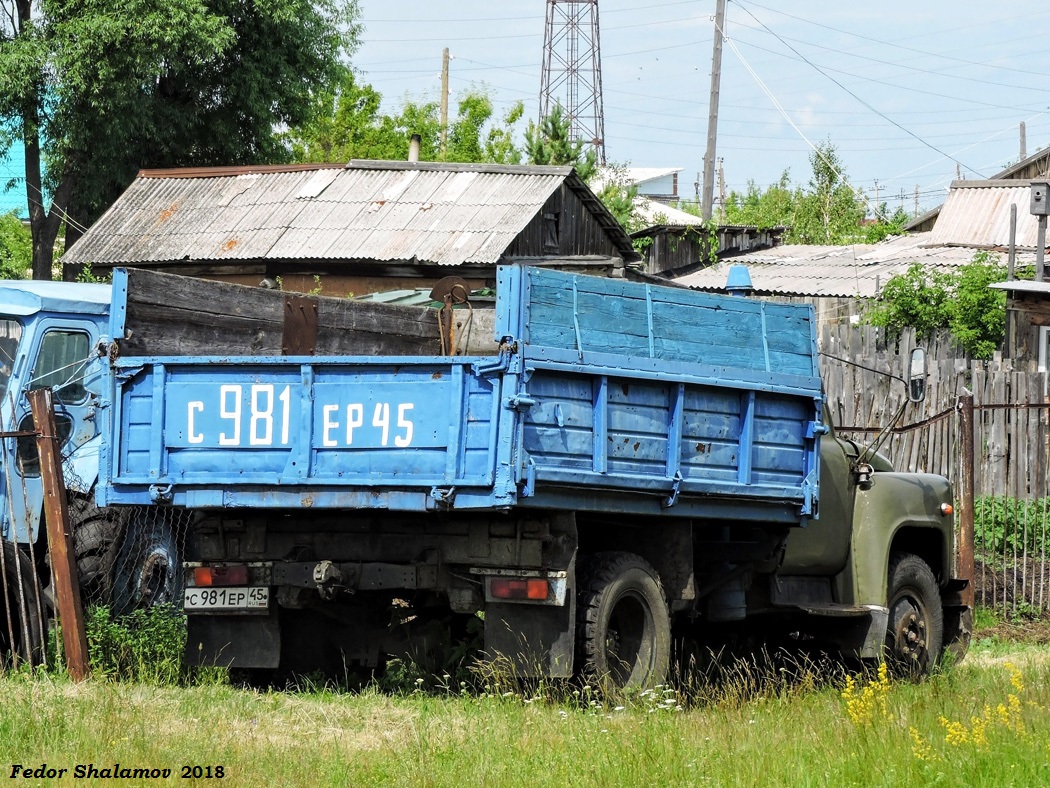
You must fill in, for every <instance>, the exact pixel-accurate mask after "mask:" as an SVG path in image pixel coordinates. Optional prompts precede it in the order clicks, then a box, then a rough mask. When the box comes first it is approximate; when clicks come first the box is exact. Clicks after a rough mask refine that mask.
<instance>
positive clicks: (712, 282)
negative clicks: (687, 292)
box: [675, 233, 1034, 298]
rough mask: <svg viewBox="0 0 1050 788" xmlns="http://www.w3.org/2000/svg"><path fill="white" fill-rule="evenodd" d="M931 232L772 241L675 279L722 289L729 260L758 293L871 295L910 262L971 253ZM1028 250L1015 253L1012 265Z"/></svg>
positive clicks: (936, 263) (941, 266) (952, 262)
mask: <svg viewBox="0 0 1050 788" xmlns="http://www.w3.org/2000/svg"><path fill="white" fill-rule="evenodd" d="M930 235H932V233H917V234H914V235H905V236H897V237H893V238H889V239H887V240H885V241H883V242H882V243H878V244H854V245H852V246H807V245H798V246H791V245H785V246H775V247H773V248H771V249H763V250H760V251H756V252H749V253H747V254H742V255H737V256H735V257H732V258H730V259H728V260H724V261H722V262H720V263H718V264H717V265H714V266H711V267H710V268H705V269H703V270H701V271H696V272H694V273H691V274H687V275H686V276H683V277H679V278H677V279H676V280H675V282H676V283H677V284H680V285H685V286H687V287H693V288H696V289H699V290H722V289H723V288H724V287H725V283H726V275H727V273H728V271H729V267H730V266H731V265H746V266H747V267H748V270H749V271H750V273H751V281H752V283H753V284H754V287H755V292H756V293H757V294H759V295H774V294H775V295H798V296H841V297H868V298H870V297H874V296H876V295H878V293H879V291H880V290H881V288H882V286H883V285H885V284H886V281H887V280H888V279H889V278H890V277H892V276H895V275H896V274H902V273H904V272H905V271H907V270H908V266H910V265H911V264H912V263H914V262H919V263H922V264H923V265H924V266H926V267H928V268H932V269H934V270H942V271H950V270H952V269H955V268H957V267H959V266H961V265H964V264H966V263H968V262H970V260H971V259H972V258H973V254H974V250H973V249H965V248H961V247H955V246H939V247H931V246H929V243H930V238H929V236H930ZM1033 261H1034V255H1032V254H1024V255H1018V264H1019V265H1025V264H1030V263H1032V262H1033Z"/></svg>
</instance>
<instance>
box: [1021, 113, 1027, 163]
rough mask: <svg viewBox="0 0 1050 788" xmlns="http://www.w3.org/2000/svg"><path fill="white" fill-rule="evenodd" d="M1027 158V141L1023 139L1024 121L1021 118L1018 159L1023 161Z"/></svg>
mask: <svg viewBox="0 0 1050 788" xmlns="http://www.w3.org/2000/svg"><path fill="white" fill-rule="evenodd" d="M1027 158H1028V143H1027V142H1026V140H1025V128H1024V121H1023V120H1022V121H1021V159H1020V161H1024V160H1025V159H1027Z"/></svg>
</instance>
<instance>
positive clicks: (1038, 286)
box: [988, 279, 1050, 295]
mask: <svg viewBox="0 0 1050 788" xmlns="http://www.w3.org/2000/svg"><path fill="white" fill-rule="evenodd" d="M988 286H989V287H991V288H993V289H995V290H1008V291H1009V292H1011V293H1039V294H1040V295H1050V282H1034V281H1032V280H1031V279H1014V280H1013V281H1010V282H996V283H995V284H991V285H988Z"/></svg>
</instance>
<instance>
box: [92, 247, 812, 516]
mask: <svg viewBox="0 0 1050 788" xmlns="http://www.w3.org/2000/svg"><path fill="white" fill-rule="evenodd" d="M132 273H134V272H132ZM135 281H136V280H135V276H131V277H130V278H129V275H128V273H127V272H117V273H116V275H115V277H114V288H115V299H116V301H115V304H114V310H113V326H112V328H113V336H115V337H118V338H123V339H118V340H117V342H116V343H115V345H116V350H115V351H114V352H112V353H111V390H110V401H109V402H108V407H107V408H105V412H106V413H107V424H106V427H105V429H106V430H107V433H106V435H107V438H108V440H107V441H106V450H105V456H104V457H103V470H102V477H103V478H102V479H101V483H100V485H99V499H100V503H102V504H113V503H117V504H144V503H155V502H165V503H172V504H175V505H181V506H188V507H256V508H286V507H296V508H298V507H316V508H366V509H367V508H371V509H376V508H379V509H394V510H402V511H405V510H417V511H424V510H448V509H506V508H510V507H538V508H548V509H550V508H554V509H566V510H574V511H579V510H590V511H608V512H610V513H616V512H638V513H643V514H652V515H666V516H676V517H684V516H698V515H701V514H702V515H705V516H724V517H726V518H729V519H756V520H758V519H761V520H763V521H766V522H769V521H780V522H788V523H797V522H800V521H802V520H804V519H805V518H806V517H809V516H813V515H814V513H815V509H816V500H817V495H818V478H817V473H818V465H819V463H818V462H817V457H818V456H819V454H818V449H819V446H818V443H819V435H820V434H821V432H822V431H823V426H822V425H821V423H820V414H821V401H822V394H821V385H820V379H819V376H818V372H817V363H816V342H815V331H814V323H813V316H812V310H811V308H810V307H808V306H797V305H785V304H772V303H763V302H758V301H751V300H749V299H745V298H736V297H728V296H717V295H711V294H706V293H699V292H695V291H690V290H685V289H680V288H671V287H662V286H656V285H647V284H640V283H632V282H626V281H623V280H611V279H601V278H596V277H590V276H584V275H574V274H569V273H563V272H557V271H551V270H546V269H541V268H527V267H516V266H508V267H502V268H500V269H499V271H498V287H497V303H496V315H495V325H496V331H495V336H494V337H493V343H492V349H493V351H495V353H494V355H491V356H480V355H479V356H441V355H426V354H425V353H428V352H436V351H430V350H429V347H431V346H438V345H439V342H438V341H437V338H436V335H435V339H434V340H433V341H424V340H422V339H420V340H419V341H416V340H413V342H415V345H414V346H412V347H409V348H408V349H407V350H406V349H404V346H403V345H398V344H397V343H394V344H392V345H389V346H377V345H375V344H374V343H373V344H372V345H369V346H368V349H367V350H363V351H361V352H356V353H354V354H352V355H347V354H346V353H347V352H348V351H347V350H346V349H345V348H351V349H352V348H354V347H355V337H354V335H353V332H354V328H353V327H352V326H351V327H346V328H345V329H344V330H341V331H334V332H333V336H336V337H339V340H338V343H339V345H340V348H343V349H340V350H339V351H337V352H339V353H340V355H285V356H276V355H258V354H257V355H231V354H225V353H224V354H218V355H216V354H209V355H200V354H190V355H180V354H179V352H180V350H181V349H182V348H184V347H188V346H191V345H192V343H190V345H187V343H186V342H183V341H182V340H180V339H179V338H178V337H177V336H175V335H177V332H178V328H177V326H175V325H173V324H172V323H171V322H168V323H167V324H164V323H163V321H156V320H154V321H153V322H152V323H149V321H146V322H143V320H142V319H138V320H139V322H137V323H136V322H135V320H136V317H135V315H136V314H141V315H145V314H147V313H149V311H150V310H149V309H148V308H146V307H144V306H143V304H144V303H145V302H147V301H148V300H149V299H148V298H141V297H138V296H137V295H136V292H135ZM211 286H212V283H206V282H196V283H195V284H192V285H191V284H189V283H186V284H185V285H184V287H185V288H186V289H187V292H191V291H193V293H194V294H193V295H192V298H191V299H190V300H189V301H188V302H187V303H189V304H193V303H206V302H207V301H208V295H207V288H208V287H211ZM222 287H226V288H230V287H233V286H230V285H224V286H222ZM244 289H245V290H249V291H251V290H252V289H250V288H244ZM253 292H256V293H257V291H253ZM329 300H331V299H329ZM362 306H363V305H362ZM382 306H383V305H381V304H370V305H368V309H369V310H372V311H371V312H370V313H369V314H370V315H373V316H372V317H370V318H369V320H370V321H371V322H370V323H369V324H370V325H374V324H375V321H376V320H378V319H379V318H376V317H375V314H378V313H382V314H381V315H380V317H383V316H385V317H384V318H383V319H387V320H395V319H396V315H397V313H395V312H389V313H387V312H383V310H382ZM339 309H341V310H343V311H345V312H347V313H352V312H353V309H354V305H353V303H352V302H343V304H342V305H341V306H340V307H339ZM375 310H379V312H378V313H376V312H375ZM431 311H432V310H431ZM322 312H324V309H322ZM406 314H407V313H406ZM413 314H416V313H413ZM419 314H422V313H419ZM417 317H418V315H417ZM417 317H413V318H412V320H415V321H416V322H417V323H418V324H419V325H422V324H423V322H425V320H424V319H423V318H418V319H417ZM427 319H429V318H427ZM289 320H290V318H288V317H285V319H284V323H283V328H281V329H280V330H281V332H282V335H283V337H284V338H285V342H284V349H285V351H287V349H288V345H289V342H288V337H289V336H290V335H291V336H293V337H294V336H295V335H296V331H298V334H299V335H301V334H302V330H301V329H298V330H297V329H296V328H295V326H294V325H293V326H291V328H290V327H289ZM421 321H422V322H421ZM319 322H320V323H321V324H322V327H321V333H322V334H323V333H324V330H323V329H324V325H323V324H324V320H323V319H322V320H320V321H319ZM351 322H353V321H351ZM433 322H434V324H435V325H436V321H433ZM348 325H349V324H348ZM414 325H415V324H414ZM428 325H429V324H428ZM312 330H313V331H314V333H315V334H316V333H317V331H318V329H317V328H316V326H315V327H314V328H313V329H312ZM151 331H163V332H164V333H165V334H166V339H165V340H164V342H163V343H162V344H161V345H159V346H157V345H154V344H152V343H151V342H150V337H149V336H148V335H149V333H150V332H151ZM413 331H416V329H415V328H414V329H413ZM218 333H219V334H220V335H221V333H222V332H221V331H219V332H218ZM248 333H249V334H250V333H251V332H250V331H248ZM308 333H309V332H308ZM384 333H385V334H396V333H397V332H391V331H390V330H389V329H384V330H380V331H378V333H377V334H376V332H375V330H374V329H373V334H375V335H378V336H382V335H383V334H384ZM416 333H419V331H416ZM424 333H425V331H424ZM231 336H232V334H231ZM253 336H254V335H253ZM311 336H313V335H311ZM258 344H260V345H261V346H265V345H266V342H259V343H258ZM273 344H274V343H272V342H271V343H270V345H273ZM276 344H277V346H281V343H280V342H277V343H276ZM291 344H292V345H294V346H296V347H297V348H298V352H303V350H304V348H305V349H306V352H309V351H310V350H312V348H313V346H312V345H310V344H309V343H303V342H301V341H299V342H292V343H291ZM314 344H316V345H318V346H320V347H321V348H322V352H324V350H323V348H324V346H325V342H324V341H323V340H322V339H320V338H318V339H317V340H316V342H315V343H314ZM153 347H161V348H163V350H162V352H160V353H156V351H154V350H151V348H153ZM361 347H364V345H363V344H362V345H361ZM391 350H392V351H393V354H386V353H389V351H391ZM191 352H192V349H191ZM242 352H243V351H242ZM253 352H258V351H253ZM262 352H263V353H266V352H271V353H272V352H277V351H276V350H275V349H274V348H273V347H271V348H269V349H268V350H263V351H262ZM350 352H351V353H353V352H354V351H353V350H351V351H350ZM377 352H378V353H380V355H374V354H375V353H377ZM148 353H156V354H154V355H146V354H148ZM420 353H424V354H422V355H421V354H420Z"/></svg>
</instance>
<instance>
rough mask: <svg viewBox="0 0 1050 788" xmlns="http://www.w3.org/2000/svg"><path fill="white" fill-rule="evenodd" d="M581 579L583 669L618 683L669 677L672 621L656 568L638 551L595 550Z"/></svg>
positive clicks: (584, 561) (579, 640) (652, 681)
mask: <svg viewBox="0 0 1050 788" xmlns="http://www.w3.org/2000/svg"><path fill="white" fill-rule="evenodd" d="M577 577H578V588H579V592H578V603H577V607H576V610H577V617H578V620H577V627H576V633H577V635H576V636H577V652H578V654H579V657H580V662H581V663H582V665H583V673H584V674H585V675H587V676H591V677H594V678H596V679H598V680H599V681H607V682H609V683H611V684H612V685H613V686H615V687H650V686H653V685H654V684H659V683H661V682H662V681H664V680H665V679H666V677H667V670H668V666H669V663H670V656H671V619H670V615H669V614H668V610H667V601H666V599H665V598H664V592H663V588H662V587H661V585H660V579H659V577H658V576H657V574H656V571H655V570H654V569H653V568H652V567H651V566H650V565H649V564H648V563H647V562H646V561H644V560H643V559H642V558H640V557H638V556H636V555H634V554H632V553H620V552H609V553H595V554H594V555H591V556H587V557H585V558H582V559H581V560H580V565H579V566H578V568H577Z"/></svg>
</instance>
